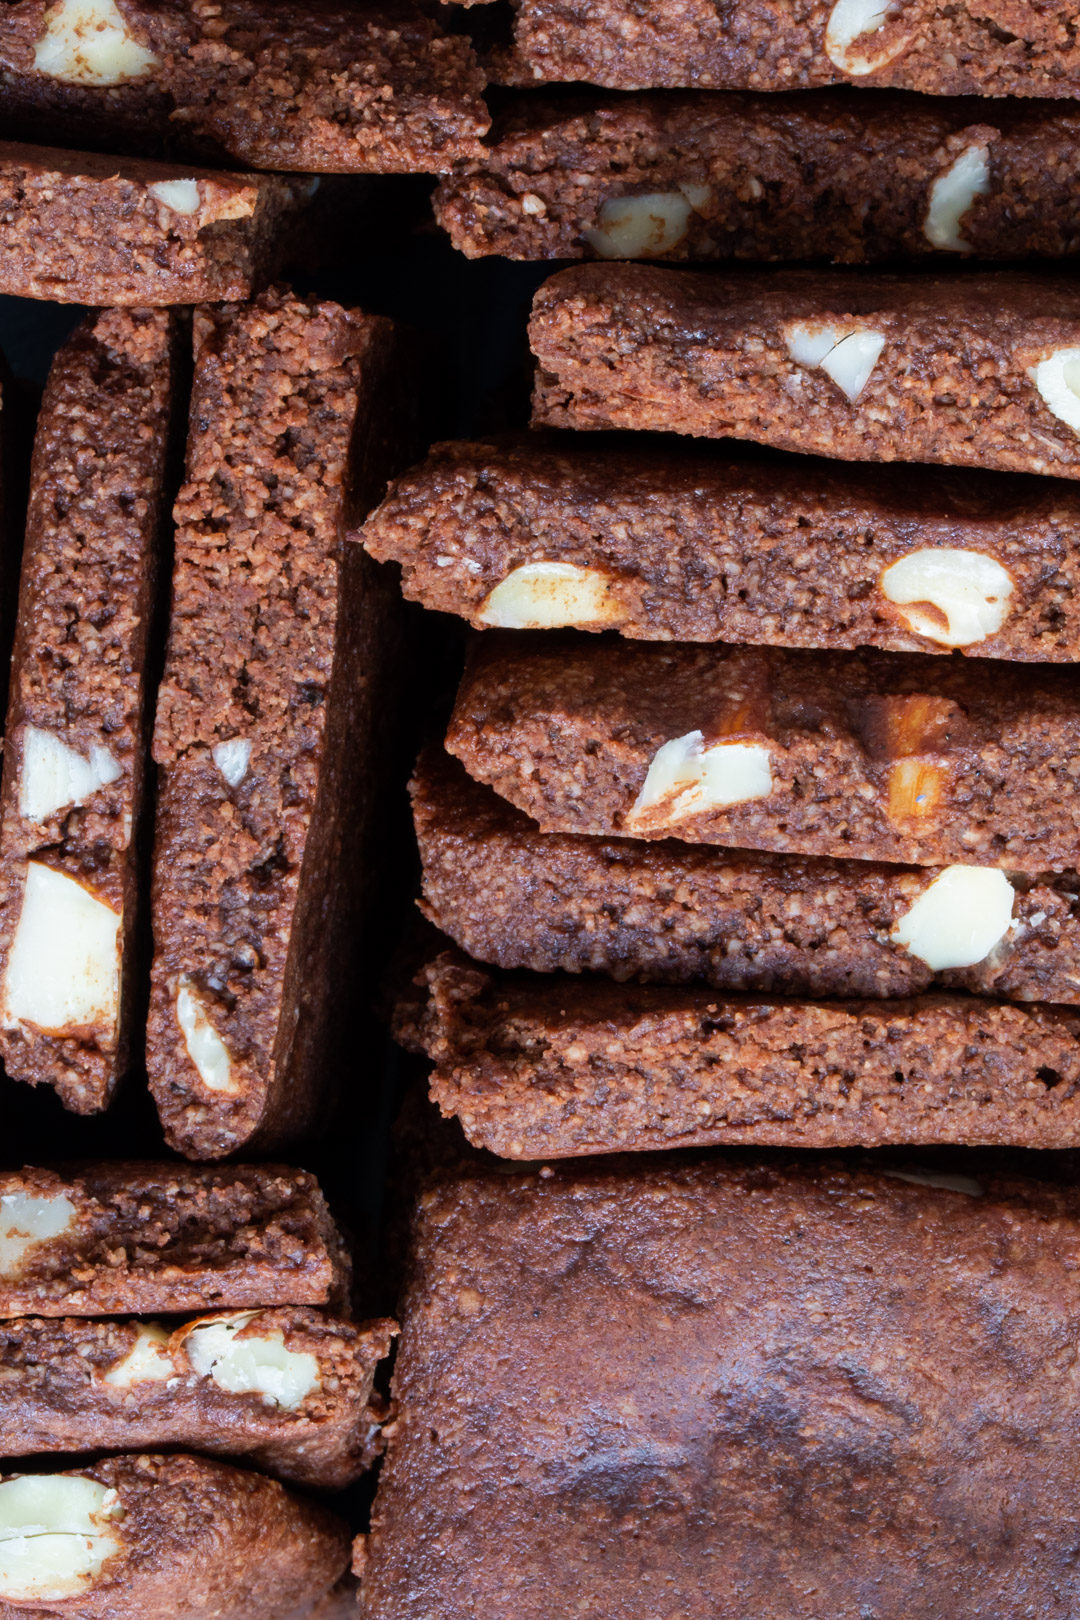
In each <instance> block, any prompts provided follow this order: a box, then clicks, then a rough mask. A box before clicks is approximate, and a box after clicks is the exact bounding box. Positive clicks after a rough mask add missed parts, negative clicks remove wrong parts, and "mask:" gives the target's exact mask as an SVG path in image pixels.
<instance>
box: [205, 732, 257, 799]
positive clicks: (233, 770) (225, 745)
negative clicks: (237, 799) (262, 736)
mask: <svg viewBox="0 0 1080 1620" xmlns="http://www.w3.org/2000/svg"><path fill="white" fill-rule="evenodd" d="M210 757H211V759H212V760H213V761H214V764H215V765H216V766H217V768H218V770H219V771H220V772H221V774H222V776H223V777H224V778H225V780H226V782H228V784H229V786H230V787H239V786H240V783H241V782H242V781H243V780H244V777H245V776H246V775H247V769H248V766H249V765H250V764H251V743H250V742H249V741H248V740H247V739H246V738H245V737H230V738H228V740H227V741H226V742H219V743H217V744H216V745H215V746H214V747H213V748H212V749H211V750H210Z"/></svg>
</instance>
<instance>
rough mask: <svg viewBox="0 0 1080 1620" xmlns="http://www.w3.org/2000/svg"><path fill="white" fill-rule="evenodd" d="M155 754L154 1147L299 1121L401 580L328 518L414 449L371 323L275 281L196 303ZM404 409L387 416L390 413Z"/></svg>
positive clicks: (348, 1017)
mask: <svg viewBox="0 0 1080 1620" xmlns="http://www.w3.org/2000/svg"><path fill="white" fill-rule="evenodd" d="M195 329H196V357H195V376H194V385H193V395H192V412H191V427H190V435H189V440H188V452H187V482H186V483H185V485H184V487H183V489H182V491H181V493H180V496H179V499H178V501H177V505H176V521H177V533H176V547H175V557H176V560H175V569H174V575H173V587H172V619H171V625H170V630H169V639H168V650H167V656H166V665H165V673H164V677H163V680H162V684H161V688H160V691H159V695H158V707H157V720H156V726H155V732H154V758H155V760H156V761H157V764H158V766H159V775H158V786H159V797H158V807H157V830H156V838H155V849H154V882H153V925H154V961H153V967H152V973H151V999H150V1015H149V1026H148V1032H147V1048H146V1060H147V1068H148V1072H149V1077H150V1085H151V1089H152V1090H153V1093H154V1097H155V1100H156V1102H157V1105H158V1109H159V1112H160V1114H161V1118H162V1122H163V1124H164V1127H165V1131H166V1135H167V1138H168V1140H169V1142H170V1144H171V1145H172V1146H174V1147H176V1148H178V1149H179V1150H180V1151H181V1152H183V1153H186V1154H188V1155H189V1156H192V1157H196V1158H214V1157H218V1156H221V1155H223V1154H227V1153H232V1152H235V1151H236V1150H237V1149H239V1148H240V1147H243V1146H245V1145H249V1144H253V1143H257V1144H258V1145H259V1146H260V1147H263V1148H265V1147H266V1146H267V1144H268V1143H273V1142H281V1141H283V1140H285V1139H286V1138H288V1137H290V1136H292V1135H294V1134H295V1133H296V1132H298V1131H300V1130H301V1129H304V1128H306V1127H307V1126H308V1125H310V1124H311V1123H312V1122H313V1120H314V1119H315V1117H316V1115H317V1113H318V1110H319V1108H320V1107H321V1105H322V1101H323V1093H324V1090H325V1087H326V1082H327V1079H328V1074H329V1072H330V1070H331V1069H332V1067H333V1064H334V1062H335V1061H336V1059H337V1057H338V1055H339V1053H338V1050H337V1045H336V1043H337V1042H338V1040H339V1039H342V1040H345V1041H346V1042H347V1046H346V1050H347V1052H348V1061H349V1062H355V1061H356V1058H357V1054H356V1050H355V1018H356V1006H355V1000H354V998H355V996H356V995H357V993H358V990H357V986H356V984H355V982H354V978H355V975H354V972H353V967H354V964H355V963H358V962H359V961H360V960H361V956H362V953H363V951H364V949H365V944H364V942H365V940H370V937H371V934H372V929H373V924H372V922H371V919H370V917H369V916H368V915H367V910H366V908H367V904H368V901H369V896H370V894H371V890H372V886H373V884H374V883H375V881H376V878H377V872H376V867H377V864H378V862H377V856H376V854H375V851H374V844H373V840H377V838H378V836H379V826H380V821H381V808H380V807H381V802H382V801H381V794H382V791H383V789H382V781H383V776H384V768H385V760H386V755H387V753H388V752H389V751H390V744H389V743H388V742H387V741H386V739H387V737H389V736H392V728H393V719H394V712H395V681H396V678H397V670H396V666H395V658H396V648H397V640H398V612H399V602H398V599H397V594H396V592H395V591H394V589H393V585H392V582H391V581H390V579H389V578H388V577H386V576H384V575H383V574H382V573H381V572H380V570H379V569H378V568H377V567H376V566H375V564H374V563H372V562H371V560H370V559H369V558H368V557H367V556H366V555H365V554H364V552H363V550H362V549H361V548H360V547H359V546H356V545H354V544H352V543H350V542H348V541H346V539H345V534H346V530H347V529H348V528H349V527H350V526H351V525H352V524H353V522H354V520H355V519H356V518H358V517H359V516H361V515H362V514H363V512H364V511H365V510H366V509H367V507H368V506H369V505H370V504H371V502H372V500H373V499H374V497H375V495H376V494H381V492H382V490H383V488H384V487H385V480H386V477H387V476H388V475H389V474H390V473H392V472H394V471H396V470H397V467H398V465H399V464H400V461H401V459H404V458H405V457H407V455H408V453H409V451H410V450H411V449H412V442H411V439H402V441H401V443H400V444H399V442H398V439H397V432H398V429H399V428H401V427H402V424H406V407H405V406H403V405H402V403H401V402H402V400H406V401H411V400H413V399H415V398H416V395H417V390H415V389H414V388H413V380H412V376H411V372H410V367H409V365H408V364H407V363H406V362H407V360H408V357H409V352H410V351H409V350H408V348H407V345H406V344H405V341H404V339H403V338H402V337H401V336H400V334H399V333H398V332H397V331H396V329H395V328H394V327H393V325H392V324H391V322H389V321H387V320H384V319H382V318H381V317H374V316H367V315H363V314H360V313H358V312H354V311H347V310H344V309H342V308H340V306H338V305H337V304H331V303H314V302H313V303H305V302H303V301H302V300H300V299H298V298H294V297H292V296H289V295H284V294H279V293H272V294H267V295H265V296H264V297H263V298H262V299H260V300H259V301H257V302H256V303H254V304H251V305H246V306H240V307H235V306H223V307H221V308H218V309H216V310H214V311H212V312H210V311H201V312H199V313H197V315H196V318H195ZM406 425H407V424H406Z"/></svg>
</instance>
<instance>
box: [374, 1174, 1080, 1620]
mask: <svg viewBox="0 0 1080 1620" xmlns="http://www.w3.org/2000/svg"><path fill="white" fill-rule="evenodd" d="M1078 1247H1080V1204H1078V1201H1077V1195H1076V1192H1075V1190H1074V1189H1072V1188H1064V1187H1062V1188H1059V1187H1055V1186H1052V1185H1043V1184H1040V1183H1038V1182H1023V1181H1019V1180H1015V1181H1014V1180H1009V1181H1005V1180H1000V1179H991V1178H980V1179H979V1180H974V1179H972V1178H969V1177H968V1176H964V1175H946V1176H941V1177H937V1176H935V1175H934V1174H933V1173H932V1172H931V1173H929V1174H924V1173H923V1172H922V1171H921V1170H919V1169H917V1168H913V1169H911V1170H908V1169H904V1170H903V1171H902V1172H901V1174H900V1175H881V1174H876V1173H872V1172H870V1171H865V1170H857V1169H849V1170H845V1169H841V1168H839V1167H836V1166H831V1165H828V1164H825V1165H821V1164H815V1165H807V1164H805V1163H804V1164H795V1165H784V1164H776V1163H770V1162H757V1161H754V1160H752V1159H750V1158H749V1157H747V1158H743V1157H741V1156H739V1157H735V1156H727V1157H725V1158H724V1159H722V1160H719V1159H711V1160H706V1161H704V1162H698V1163H679V1162H675V1163H671V1162H667V1163H655V1162H654V1163H649V1164H645V1165H641V1164H640V1163H639V1164H638V1165H635V1166H633V1167H627V1166H626V1165H625V1164H624V1165H622V1166H621V1167H618V1168H615V1167H609V1166H603V1165H597V1166H585V1165H582V1166H569V1165H563V1166H559V1165H556V1166H551V1167H545V1168H544V1169H543V1170H542V1171H541V1172H539V1173H536V1172H532V1173H528V1174H526V1173H523V1172H520V1171H519V1172H517V1173H513V1174H507V1173H505V1172H504V1173H502V1174H500V1173H498V1172H496V1171H491V1170H485V1169H479V1170H477V1171H475V1172H472V1173H471V1174H468V1175H465V1176H462V1177H457V1178H451V1179H445V1180H440V1181H438V1182H437V1183H436V1184H435V1185H434V1186H432V1187H431V1188H430V1189H429V1190H428V1191H427V1193H426V1195H425V1196H424V1198H423V1199H422V1201H421V1202H420V1204H419V1207H418V1211H417V1217H416V1229H415V1250H414V1258H413V1266H412V1277H411V1282H410V1286H409V1290H408V1294H407V1298H406V1301H405V1306H404V1332H403V1336H402V1345H401V1352H400V1354H399V1357H398V1361H397V1367H396V1373H395V1393H396V1398H397V1402H398V1406H399V1413H400V1415H399V1418H398V1420H397V1423H396V1424H395V1427H394V1432H393V1436H392V1438H391V1441H390V1447H389V1456H388V1461H387V1465H386V1467H385V1468H384V1471H383V1474H382V1477H381V1480H380V1486H379V1495H378V1497H377V1499H376V1505H375V1512H374V1522H373V1531H372V1535H371V1538H370V1543H369V1548H368V1558H367V1561H366V1569H365V1573H364V1578H363V1596H364V1607H363V1611H362V1612H363V1613H364V1615H365V1616H367V1617H368V1620H376V1617H377V1620H458V1617H459V1616H461V1615H462V1614H464V1613H468V1611H469V1607H471V1608H472V1611H473V1612H474V1613H475V1614H478V1615H479V1614H482V1615H484V1616H485V1617H486V1620H549V1617H550V1616H552V1615H555V1614H574V1615H578V1616H582V1617H584V1620H641V1617H642V1616H644V1615H649V1616H656V1617H659V1616H663V1617H664V1620H668V1617H673V1616H676V1615H678V1616H681V1617H683V1620H745V1617H746V1616H747V1615H762V1616H765V1615H768V1616H781V1615H782V1616H785V1617H791V1620H795V1617H797V1620H869V1617H871V1616H872V1617H873V1620H941V1616H943V1615H952V1614H963V1613H967V1612H970V1611H971V1610H972V1608H973V1607H976V1606H977V1607H981V1608H983V1609H984V1610H985V1613H986V1614H987V1615H994V1616H1002V1617H1004V1616H1009V1617H1010V1620H1012V1617H1017V1620H1018V1617H1019V1616H1020V1615H1022V1614H1023V1613H1024V1610H1025V1609H1027V1610H1028V1611H1029V1612H1030V1613H1032V1614H1038V1615H1039V1616H1040V1620H1071V1617H1072V1616H1073V1614H1074V1613H1075V1612H1076V1609H1077V1605H1078V1604H1080V1576H1078V1574H1077V1570H1076V1564H1075V1557H1074V1544H1075V1538H1074V1532H1073V1526H1072V1524H1071V1523H1070V1522H1069V1520H1068V1517H1067V1516H1066V1515H1064V1514H1062V1512H1061V1508H1060V1504H1061V1503H1062V1502H1067V1501H1070V1500H1072V1497H1073V1495H1074V1492H1075V1490H1076V1486H1077V1480H1078V1464H1077V1459H1076V1451H1075V1446H1074V1445H1073V1444H1072V1438H1073V1434H1074V1431H1075V1404H1074V1400H1073V1392H1072V1384H1071V1380H1070V1378H1069V1377H1068V1374H1067V1372H1065V1371H1063V1370H1061V1369H1063V1368H1065V1367H1069V1366H1071V1365H1072V1354H1073V1348H1074V1346H1075V1343H1076V1340H1077V1335H1078V1333H1080V1306H1078V1301H1077V1292H1076V1287H1075V1266H1076V1255H1077V1250H1078ZM973 1593H975V1594H977V1596H976V1597H974V1598H973V1597H972V1594H973ZM466 1594H467V1596H466Z"/></svg>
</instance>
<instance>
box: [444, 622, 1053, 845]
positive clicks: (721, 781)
mask: <svg viewBox="0 0 1080 1620" xmlns="http://www.w3.org/2000/svg"><path fill="white" fill-rule="evenodd" d="M447 747H448V748H449V750H450V752H451V753H452V754H455V755H456V756H457V757H458V758H459V759H460V760H461V761H462V763H463V764H464V765H465V767H466V769H467V770H468V771H469V773H470V775H472V776H474V777H475V778H476V779H477V780H478V781H481V782H487V783H489V784H490V786H492V787H494V788H495V790H496V791H497V792H498V793H500V794H501V795H502V796H503V797H504V798H506V799H509V801H510V802H511V804H515V805H516V806H517V807H518V809H520V810H524V811H525V813H526V814H527V815H530V816H532V817H533V818H534V820H535V821H536V822H537V823H538V824H539V826H540V827H541V828H542V829H543V831H545V832H569V833H599V834H601V835H603V836H605V837H608V836H610V835H611V834H613V833H617V834H621V835H623V836H625V837H631V838H681V839H684V840H685V841H686V842H688V843H707V844H728V845H734V846H736V847H739V848H744V849H770V850H779V851H792V852H797V853H802V854H807V855H832V856H841V857H849V856H853V857H855V858H857V859H859V860H872V861H902V862H908V863H912V864H915V865H919V866H951V865H953V864H954V863H961V864H964V865H977V866H998V867H1003V868H1005V869H1006V870H1011V871H1016V872H1032V873H1035V872H1042V871H1066V872H1067V871H1072V870H1074V869H1075V867H1076V852H1077V847H1078V841H1080V801H1078V797H1077V793H1076V782H1077V779H1078V773H1080V690H1078V688H1077V683H1076V681H1075V679H1074V678H1073V676H1072V674H1071V672H1070V671H1068V670H1066V669H1063V668H1057V667H1053V666H1043V667H1041V668H1033V667H1031V666H1029V665H1017V664H1005V663H998V662H992V661H990V660H988V659H974V658H968V659H963V660H959V659H957V660H953V659H942V658H924V657H922V656H920V655H919V654H918V653H883V652H867V653H854V652H850V653H828V652H793V651H789V650H787V649H782V648H777V647H726V646H724V647H720V646H717V647H695V646H687V645H685V644H677V645H665V644H664V643H659V642H657V643H649V642H637V643H630V642H625V641H618V640H613V641H595V640H593V641H590V640H587V639H586V638H585V637H581V636H574V635H573V634H572V633H571V632H563V633H560V634H558V635H554V634H553V635H551V636H544V637H540V636H531V635H529V634H527V633H525V632H517V633H515V632H511V631H499V632H498V633H496V634H492V635H489V636H482V637H479V636H478V637H476V638H475V639H474V642H473V646H472V653H471V657H470V660H469V663H468V665H467V667H466V671H465V675H464V678H463V680H462V684H461V687H460V689H459V692H458V697H457V704H456V707H455V710H454V714H453V717H452V719H451V723H450V728H449V731H448V733H447Z"/></svg>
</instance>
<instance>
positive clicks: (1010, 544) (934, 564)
mask: <svg viewBox="0 0 1080 1620" xmlns="http://www.w3.org/2000/svg"><path fill="white" fill-rule="evenodd" d="M1078 532H1080V494H1078V492H1077V491H1075V490H1074V489H1073V487H1072V485H1071V484H1070V483H1066V482H1051V481H1050V480H1048V479H1045V478H1022V477H1017V476H1015V475H989V474H977V473H967V472H954V471H951V470H942V469H939V468H927V469H925V470H924V471H923V472H922V473H920V475H919V479H918V481H917V482H913V480H912V478H911V475H910V473H909V472H908V471H907V470H906V469H902V468H893V467H874V468H859V467H851V468H849V467H842V466H837V465H836V464H835V463H830V462H827V461H811V460H808V459H804V458H801V457H800V458H798V459H797V460H786V459H781V458H780V457H766V456H763V455H758V456H756V457H755V456H752V455H751V456H746V455H744V456H743V457H741V458H740V459H737V460H736V459H734V458H732V457H730V456H726V455H721V454H719V453H717V454H708V453H701V452H694V453H693V454H689V453H687V447H685V446H679V445H678V444H676V446H675V447H673V446H672V445H671V444H670V443H665V444H664V445H663V446H662V447H660V446H658V445H656V444H654V443H653V442H652V441H646V443H645V445H644V447H642V445H641V441H640V440H638V441H636V442H631V443H627V442H626V441H623V442H622V443H620V444H618V445H617V446H614V447H607V448H604V449H602V450H601V449H595V448H593V447H591V446H589V445H588V442H586V447H585V448H584V449H583V448H580V447H579V445H578V444H569V445H567V444H565V443H560V442H558V441H555V442H545V441H544V440H543V439H540V440H538V441H534V440H530V439H528V438H525V439H520V440H517V439H508V440H497V441H494V442H481V443H464V444H439V445H436V446H435V447H434V448H433V449H432V451H431V452H430V454H429V456H428V458H427V460H426V461H424V462H423V463H422V464H421V465H420V466H419V467H416V468H414V469H413V470H412V471H411V472H408V473H405V474H404V475H403V476H402V477H401V478H399V479H398V480H397V481H396V482H395V483H394V484H393V485H392V486H391V489H390V492H389V494H388V496H387V498H386V500H385V501H384V502H383V504H382V505H381V506H380V507H378V508H377V509H376V510H375V512H373V513H372V515H371V516H370V517H369V518H368V520H367V522H366V523H365V525H364V527H363V530H362V532H361V536H360V538H361V539H362V540H363V543H364V545H365V546H366V547H367V549H368V551H369V552H370V553H371V555H372V556H373V557H377V558H378V559H379V560H380V561H381V562H386V561H394V562H397V563H400V565H401V570H402V586H403V589H404V591H405V594H406V595H407V596H410V597H412V598H413V599H414V600H415V601H419V602H422V603H423V604H424V606H425V607H428V608H436V609H438V610H440V611H441V612H444V613H456V614H459V615H461V617H463V618H466V619H468V620H469V622H470V624H473V625H475V626H477V627H478V628H480V629H486V628H490V627H492V626H502V627H504V628H513V629H540V628H552V627H555V626H562V625H573V626H575V627H576V628H578V629H584V630H606V629H614V630H619V631H620V632H621V633H622V634H623V635H624V636H631V637H636V638H641V639H643V640H646V641H669V640H676V641H737V642H743V643H751V644H753V643H761V642H765V643H769V644H772V645H774V646H789V647H860V646H876V647H886V648H891V649H893V650H894V651H913V652H914V651H919V652H941V653H945V652H950V651H952V650H954V649H956V648H959V649H960V650H961V651H965V650H967V651H972V652H977V653H978V654H980V655H981V656H984V657H988V658H1016V659H1031V660H1040V661H1046V662H1050V661H1057V660H1061V661H1063V662H1072V661H1074V660H1077V659H1080V548H1078V546H1077V541H1076V535H1077V533H1078Z"/></svg>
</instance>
